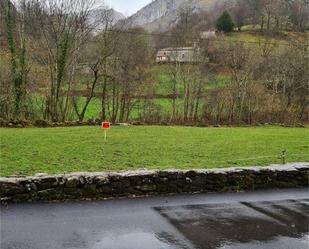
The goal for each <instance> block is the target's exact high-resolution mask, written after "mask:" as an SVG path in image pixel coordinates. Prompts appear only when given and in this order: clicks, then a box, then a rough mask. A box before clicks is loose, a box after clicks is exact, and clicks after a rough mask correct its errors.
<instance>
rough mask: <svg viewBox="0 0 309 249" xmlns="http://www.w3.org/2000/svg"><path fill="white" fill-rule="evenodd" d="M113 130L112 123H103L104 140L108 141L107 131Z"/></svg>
mask: <svg viewBox="0 0 309 249" xmlns="http://www.w3.org/2000/svg"><path fill="white" fill-rule="evenodd" d="M110 128H111V123H110V122H105V121H104V122H102V129H103V130H104V140H105V141H106V140H107V130H109V129H110Z"/></svg>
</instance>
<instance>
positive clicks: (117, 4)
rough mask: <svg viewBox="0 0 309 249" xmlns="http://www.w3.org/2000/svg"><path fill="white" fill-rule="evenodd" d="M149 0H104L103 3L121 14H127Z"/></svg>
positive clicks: (132, 12) (135, 10)
mask: <svg viewBox="0 0 309 249" xmlns="http://www.w3.org/2000/svg"><path fill="white" fill-rule="evenodd" d="M150 2H151V0H104V3H105V4H106V5H108V6H110V7H112V8H114V9H115V10H117V11H119V12H121V13H122V14H124V15H126V16H129V15H132V14H134V13H135V12H137V11H138V10H140V9H141V8H142V7H144V6H146V5H147V4H148V3H150Z"/></svg>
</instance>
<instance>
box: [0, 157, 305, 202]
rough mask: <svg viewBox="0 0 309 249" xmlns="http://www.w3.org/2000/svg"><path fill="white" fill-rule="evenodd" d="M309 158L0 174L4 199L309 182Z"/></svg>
mask: <svg viewBox="0 0 309 249" xmlns="http://www.w3.org/2000/svg"><path fill="white" fill-rule="evenodd" d="M308 185H309V163H294V164H287V165H271V166H268V167H250V168H249V167H243V168H226V169H209V170H165V171H154V170H153V171H151V170H150V171H148V170H147V171H133V172H120V173H73V174H64V175H53V176H49V175H43V174H41V175H36V176H34V177H20V178H13V177H11V178H10V177H1V178H0V193H1V194H0V198H1V203H2V204H3V203H7V202H14V203H18V202H36V201H61V200H83V199H93V200H97V199H107V198H117V197H137V196H151V195H164V194H177V193H205V192H235V191H248V190H250V191H252V190H257V189H281V188H296V187H308Z"/></svg>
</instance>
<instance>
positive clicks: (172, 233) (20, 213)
mask: <svg viewBox="0 0 309 249" xmlns="http://www.w3.org/2000/svg"><path fill="white" fill-rule="evenodd" d="M0 218H1V237H0V241H1V242H0V248H2V249H41V248H42V249H45V248H49V249H60V248H65V249H73V248H81V249H83V248H87V249H88V248H89V249H193V248H196V249H261V248H270V249H290V248H291V249H308V248H309V194H308V190H307V189H298V190H283V191H258V192H253V193H234V194H233V193H230V194H199V195H182V196H172V197H171V196H170V197H154V198H143V199H123V200H110V201H98V202H76V203H74V202H71V203H49V204H19V205H10V206H8V207H5V206H2V208H1V213H0Z"/></svg>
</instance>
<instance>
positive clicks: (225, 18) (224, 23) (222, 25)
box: [216, 11, 235, 33]
mask: <svg viewBox="0 0 309 249" xmlns="http://www.w3.org/2000/svg"><path fill="white" fill-rule="evenodd" d="M234 26H235V25H234V23H233V20H232V18H231V16H230V14H229V13H228V12H227V11H224V12H223V14H222V15H221V16H220V17H219V19H218V20H217V23H216V28H217V29H218V30H219V31H223V32H225V33H229V32H232V31H233V29H234Z"/></svg>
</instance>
